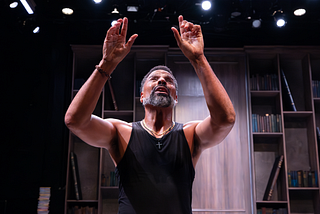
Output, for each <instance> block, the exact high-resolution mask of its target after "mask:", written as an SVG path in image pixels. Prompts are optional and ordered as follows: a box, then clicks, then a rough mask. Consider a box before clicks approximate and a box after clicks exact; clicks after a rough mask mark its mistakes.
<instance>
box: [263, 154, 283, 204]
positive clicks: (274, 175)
mask: <svg viewBox="0 0 320 214" xmlns="http://www.w3.org/2000/svg"><path fill="white" fill-rule="evenodd" d="M282 163H283V155H280V156H279V157H277V158H276V160H275V161H274V164H273V168H272V171H271V174H270V177H269V180H268V184H267V187H266V190H265V192H264V196H263V200H266V201H270V200H271V197H272V193H273V190H274V188H275V185H276V182H277V179H278V176H279V173H280V169H281V166H282Z"/></svg>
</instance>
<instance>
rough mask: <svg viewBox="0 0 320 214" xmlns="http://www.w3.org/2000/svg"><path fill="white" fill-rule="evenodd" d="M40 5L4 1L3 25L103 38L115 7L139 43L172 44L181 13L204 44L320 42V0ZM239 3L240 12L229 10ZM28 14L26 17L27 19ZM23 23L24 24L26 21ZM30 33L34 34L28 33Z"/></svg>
mask: <svg viewBox="0 0 320 214" xmlns="http://www.w3.org/2000/svg"><path fill="white" fill-rule="evenodd" d="M34 1H35V3H36V5H37V6H36V11H35V14H34V15H27V13H26V12H25V11H24V8H22V6H20V5H19V6H18V8H15V9H10V8H8V3H9V0H5V1H4V3H3V5H1V8H2V9H1V15H2V16H3V18H2V21H1V22H2V23H3V24H4V26H3V27H4V28H6V29H8V30H9V31H11V32H15V33H18V34H21V35H23V34H29V31H30V30H29V29H27V27H28V25H31V23H32V22H37V23H38V24H40V26H41V32H40V33H39V35H37V36H41V35H42V37H45V36H46V35H48V34H52V33H53V32H54V33H56V32H57V31H59V32H60V33H61V34H62V35H63V38H65V39H66V41H68V42H69V43H73V44H76V43H77V44H101V42H102V41H103V38H104V35H105V33H106V31H107V29H108V28H109V27H110V22H111V20H112V19H113V18H114V17H113V15H112V14H111V11H112V10H113V9H114V7H117V9H118V10H119V11H120V16H121V17H124V16H126V17H128V19H129V32H128V35H131V34H133V33H137V34H139V37H138V39H137V40H136V43H135V44H138V45H139V44H140V45H171V46H175V45H176V44H175V40H174V38H173V35H172V32H171V30H170V28H171V26H176V25H177V24H178V23H177V17H178V15H180V14H182V15H183V16H184V17H185V19H187V20H190V21H192V22H194V23H196V24H200V25H201V26H202V30H203V33H204V37H205V44H206V47H240V46H244V45H320V1H319V0H304V1H301V0H293V1H289V0H212V2H213V7H212V8H211V10H210V11H207V12H204V11H203V10H202V9H201V6H200V5H198V3H200V0H171V1H170V0H102V2H101V3H100V4H94V2H93V1H92V0H70V1H67V0H34ZM298 1H300V2H302V3H303V4H304V5H305V8H306V10H307V13H306V14H305V15H304V16H301V17H295V16H294V15H293V10H294V7H295V5H296V4H297V3H298ZM65 4H68V5H70V6H71V7H72V8H74V11H75V12H74V14H73V15H71V16H66V15H63V14H62V13H61V9H62V7H63V6H64V5H65ZM128 5H137V6H139V12H138V13H133V12H127V11H126V6H128ZM235 9H238V10H239V11H240V12H241V15H240V16H239V17H232V16H231V12H232V11H234V10H235ZM278 9H281V10H282V11H283V12H284V13H285V15H286V18H287V25H286V26H285V27H282V28H277V27H276V26H275V22H274V20H273V17H272V13H273V12H274V11H275V10H278ZM252 13H253V15H254V16H255V17H257V18H260V19H261V20H262V26H261V27H260V28H258V29H254V28H252V27H251V21H250V20H248V19H247V16H248V14H252ZM25 20H27V21H26V22H25ZM23 23H24V25H23ZM29 36H32V35H29Z"/></svg>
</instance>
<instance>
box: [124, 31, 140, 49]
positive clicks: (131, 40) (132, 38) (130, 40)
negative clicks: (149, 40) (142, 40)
mask: <svg viewBox="0 0 320 214" xmlns="http://www.w3.org/2000/svg"><path fill="white" fill-rule="evenodd" d="M137 37H138V34H133V35H132V36H131V37H130V39H129V40H128V42H127V44H126V46H127V47H128V48H131V47H132V45H133V43H134V41H135V40H136V38H137Z"/></svg>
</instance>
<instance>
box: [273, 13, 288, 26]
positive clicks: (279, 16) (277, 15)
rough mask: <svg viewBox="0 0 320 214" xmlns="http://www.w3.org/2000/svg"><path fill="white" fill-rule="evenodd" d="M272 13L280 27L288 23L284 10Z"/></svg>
mask: <svg viewBox="0 0 320 214" xmlns="http://www.w3.org/2000/svg"><path fill="white" fill-rule="evenodd" d="M272 15H273V17H274V20H275V22H276V24H277V26H278V27H283V26H285V25H286V20H285V18H284V17H285V16H284V13H283V11H282V10H277V11H274V12H273V14H272Z"/></svg>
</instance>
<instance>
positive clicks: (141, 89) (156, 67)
mask: <svg viewBox="0 0 320 214" xmlns="http://www.w3.org/2000/svg"><path fill="white" fill-rule="evenodd" d="M156 70H164V71H167V72H168V73H170V74H171V75H172V77H173V82H174V85H175V87H176V94H178V82H177V80H176V78H175V77H174V75H173V73H172V71H171V70H170V68H168V67H167V66H165V65H157V66H155V67H153V68H151V70H150V71H149V72H148V73H147V74H146V75H145V76H144V77H143V79H142V81H141V86H140V93H141V92H142V91H143V87H144V83H145V82H146V80H147V78H148V77H149V76H150V74H151V73H152V72H153V71H156Z"/></svg>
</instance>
